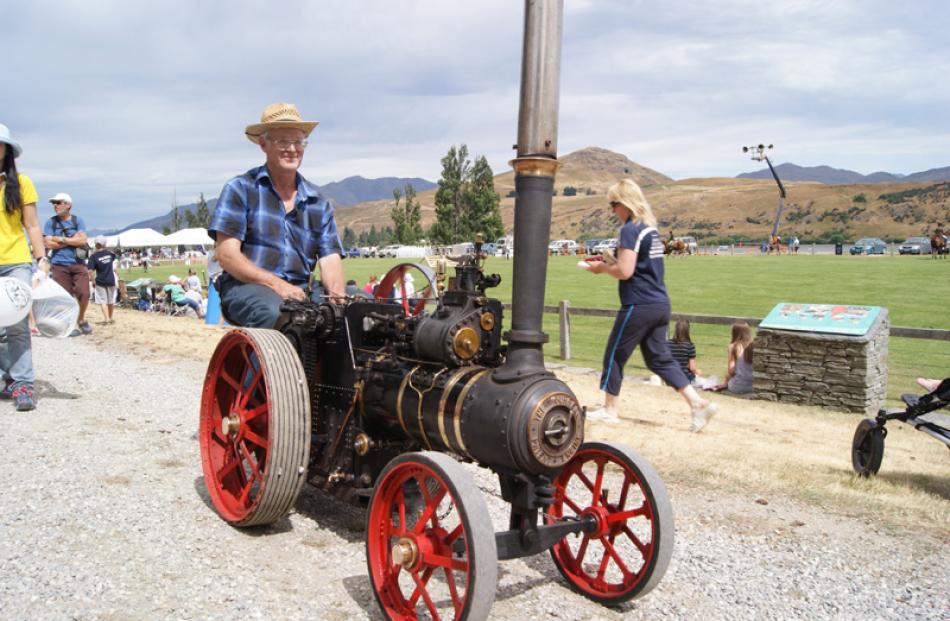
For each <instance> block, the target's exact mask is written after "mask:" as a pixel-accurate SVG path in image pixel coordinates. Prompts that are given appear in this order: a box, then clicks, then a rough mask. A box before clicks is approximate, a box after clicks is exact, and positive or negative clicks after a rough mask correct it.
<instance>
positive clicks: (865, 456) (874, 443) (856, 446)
mask: <svg viewBox="0 0 950 621" xmlns="http://www.w3.org/2000/svg"><path fill="white" fill-rule="evenodd" d="M886 433H887V432H886V431H885V429H884V428H883V427H881V426H880V425H878V424H877V421H875V420H874V419H871V418H865V419H863V420H862V421H861V422H860V423H858V428H857V429H855V430H854V438H853V439H852V441H851V466H852V467H853V468H854V471H855V472H856V473H857V474H858V475H860V476H862V477H870V476H873V475H876V474H877V472H878V470H880V469H881V461H882V460H883V459H884V436H885V435H886Z"/></svg>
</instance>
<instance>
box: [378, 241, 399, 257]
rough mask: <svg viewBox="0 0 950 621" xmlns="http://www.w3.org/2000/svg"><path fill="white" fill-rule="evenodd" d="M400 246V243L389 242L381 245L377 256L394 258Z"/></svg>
mask: <svg viewBox="0 0 950 621" xmlns="http://www.w3.org/2000/svg"><path fill="white" fill-rule="evenodd" d="M400 248H402V245H401V244H390V245H388V246H383V247H382V248H380V249H379V252H378V253H377V256H380V257H384V258H387V259H394V258H396V255H397V254H398V253H399V249H400Z"/></svg>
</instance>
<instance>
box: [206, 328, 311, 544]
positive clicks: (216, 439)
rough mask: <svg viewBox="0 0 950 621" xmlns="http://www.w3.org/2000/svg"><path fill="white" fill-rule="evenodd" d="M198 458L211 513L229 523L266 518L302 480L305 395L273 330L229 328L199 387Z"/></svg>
mask: <svg viewBox="0 0 950 621" xmlns="http://www.w3.org/2000/svg"><path fill="white" fill-rule="evenodd" d="M199 435H200V440H201V465H202V468H203V470H204V480H205V486H206V487H207V488H208V493H209V495H210V496H211V502H212V504H213V505H214V508H215V509H216V510H217V512H218V514H219V515H220V516H221V517H222V518H223V519H224V520H225V521H227V522H230V523H231V524H234V525H235V526H253V525H257V524H270V523H271V522H274V521H276V520H278V519H280V518H282V517H283V516H284V515H286V514H287V512H288V511H290V508H291V507H293V504H294V502H295V501H296V499H297V496H298V495H299V493H300V489H301V487H302V486H303V484H304V482H305V481H306V479H307V461H308V459H309V454H310V397H309V391H308V389H307V382H306V377H305V375H304V371H303V366H302V365H301V363H300V358H299V357H298V356H297V352H296V351H295V350H294V348H293V346H292V345H291V344H290V341H289V340H287V337H285V336H284V335H283V334H281V333H280V332H277V331H276V330H261V329H250V328H242V329H238V330H232V331H231V332H228V334H226V335H225V336H224V338H222V339H221V342H220V343H218V346H217V348H216V349H215V351H214V355H212V356H211V362H210V363H209V365H208V372H207V374H206V375H205V383H204V389H203V391H202V394H201V424H200V428H199Z"/></svg>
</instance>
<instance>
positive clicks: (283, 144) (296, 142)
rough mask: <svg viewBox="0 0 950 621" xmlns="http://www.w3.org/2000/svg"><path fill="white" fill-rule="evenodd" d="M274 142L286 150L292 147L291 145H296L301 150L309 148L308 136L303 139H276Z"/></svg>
mask: <svg viewBox="0 0 950 621" xmlns="http://www.w3.org/2000/svg"><path fill="white" fill-rule="evenodd" d="M272 142H273V143H274V144H276V145H277V146H278V147H280V148H281V149H283V150H285V151H286V150H288V149H290V147H296V148H297V149H298V150H300V151H303V150H304V149H306V148H307V139H306V138H304V139H303V140H274V141H272Z"/></svg>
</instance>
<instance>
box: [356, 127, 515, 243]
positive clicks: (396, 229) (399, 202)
mask: <svg viewBox="0 0 950 621" xmlns="http://www.w3.org/2000/svg"><path fill="white" fill-rule="evenodd" d="M500 203H501V196H499V195H498V193H497V192H495V173H494V172H493V171H492V169H491V166H490V165H489V164H488V159H487V158H486V157H485V156H484V155H482V156H480V157H476V158H475V161H474V162H473V161H472V160H471V159H470V158H469V151H468V146H466V145H465V144H462V145H460V146H458V147H456V146H455V145H453V146H451V147H450V148H449V150H448V153H446V155H445V157H443V158H442V174H441V176H440V178H439V188H438V190H436V193H435V222H434V223H432V226H430V227H429V228H428V229H426V228H424V227H423V226H422V209H421V205H420V204H419V201H418V199H417V198H416V189H415V188H414V187H413V186H412V184H411V183H410V184H406V185H405V187H403V188H401V189H400V188H396V189H394V190H393V206H392V208H391V209H390V212H389V217H390V219H391V220H392V226H386V227H385V228H381V229H377V228H376V225H375V224H374V225H372V226H371V227H370V229H369V230H368V231H362V232H361V233H359V235H357V234H356V232H355V231H353V230H352V229H350V228H349V227H344V228H343V234H342V237H343V245H344V246H355V245H360V246H381V245H386V244H409V245H411V244H416V243H419V242H421V241H422V240H426V241H428V242H429V243H431V244H440V245H448V244H457V243H460V242H468V241H474V239H475V234H476V233H481V234H482V235H483V236H484V238H485V239H486V240H493V239H497V238H499V237H501V236H502V235H504V234H505V229H504V227H503V226H502V224H501V209H500V208H499V205H500Z"/></svg>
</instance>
